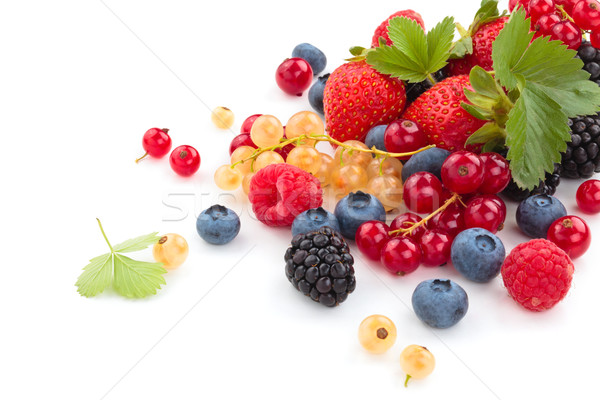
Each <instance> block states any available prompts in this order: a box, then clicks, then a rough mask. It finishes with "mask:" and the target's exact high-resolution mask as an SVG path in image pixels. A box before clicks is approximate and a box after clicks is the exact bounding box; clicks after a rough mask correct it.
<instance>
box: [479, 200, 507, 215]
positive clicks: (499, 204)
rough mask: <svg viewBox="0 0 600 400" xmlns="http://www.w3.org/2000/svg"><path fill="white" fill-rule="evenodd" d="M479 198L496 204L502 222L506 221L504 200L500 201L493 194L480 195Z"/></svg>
mask: <svg viewBox="0 0 600 400" xmlns="http://www.w3.org/2000/svg"><path fill="white" fill-rule="evenodd" d="M479 197H482V198H485V199H489V200H491V201H493V202H494V203H496V204H497V205H498V207H500V215H501V216H502V218H501V219H502V221H504V220H505V219H506V204H505V203H504V200H502V199H501V198H500V197H498V196H497V195H495V194H482V195H480V196H479Z"/></svg>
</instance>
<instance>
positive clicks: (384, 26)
mask: <svg viewBox="0 0 600 400" xmlns="http://www.w3.org/2000/svg"><path fill="white" fill-rule="evenodd" d="M394 17H406V18H410V19H412V20H415V21H417V23H418V24H419V25H421V27H422V28H423V30H425V22H423V17H421V14H419V13H418V12H416V11H413V10H402V11H398V12H395V13H393V14H392V15H390V16H389V17H387V19H386V20H385V21H383V22H382V23H381V24H380V25H379V26H378V27H377V29H375V34H373V39H371V47H378V46H379V37H380V36H382V37H383V38H384V39H385V41H386V43H387V45H388V46H391V45H392V41H391V40H390V36H389V34H388V26H389V25H390V19H392V18H394Z"/></svg>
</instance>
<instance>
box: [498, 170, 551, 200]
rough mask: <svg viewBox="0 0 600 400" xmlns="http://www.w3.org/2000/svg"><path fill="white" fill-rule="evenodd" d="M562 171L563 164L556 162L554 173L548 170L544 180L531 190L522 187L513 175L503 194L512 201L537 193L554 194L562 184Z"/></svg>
mask: <svg viewBox="0 0 600 400" xmlns="http://www.w3.org/2000/svg"><path fill="white" fill-rule="evenodd" d="M562 171H563V168H562V166H561V164H558V163H556V164H554V171H552V173H549V172H547V173H546V177H545V179H544V181H540V183H539V184H538V185H537V186H536V187H534V188H533V189H531V190H528V189H522V188H520V187H519V185H517V183H516V182H515V181H514V180H513V179H512V177H511V180H510V182H509V183H508V185H507V186H506V188H505V189H504V190H503V191H502V194H503V195H504V196H506V197H508V198H509V199H510V200H512V201H519V202H520V201H523V200H525V199H526V198H528V197H529V196H534V195H536V194H547V195H549V196H552V195H554V193H556V188H557V187H558V185H560V175H561V174H562Z"/></svg>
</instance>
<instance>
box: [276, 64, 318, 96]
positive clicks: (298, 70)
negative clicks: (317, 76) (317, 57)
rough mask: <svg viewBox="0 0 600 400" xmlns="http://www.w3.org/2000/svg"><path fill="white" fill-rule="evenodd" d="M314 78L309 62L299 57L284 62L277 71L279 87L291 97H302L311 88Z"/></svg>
mask: <svg viewBox="0 0 600 400" xmlns="http://www.w3.org/2000/svg"><path fill="white" fill-rule="evenodd" d="M312 78H313V70H312V67H311V66H310V64H309V63H308V61H306V60H305V59H303V58H298V57H292V58H288V59H286V60H284V61H283V62H282V63H281V64H280V65H279V67H277V71H275V81H276V82H277V86H279V88H280V89H281V90H283V91H284V92H285V93H287V94H290V95H296V96H302V92H304V91H305V90H306V89H308V88H309V87H310V84H311V83H312Z"/></svg>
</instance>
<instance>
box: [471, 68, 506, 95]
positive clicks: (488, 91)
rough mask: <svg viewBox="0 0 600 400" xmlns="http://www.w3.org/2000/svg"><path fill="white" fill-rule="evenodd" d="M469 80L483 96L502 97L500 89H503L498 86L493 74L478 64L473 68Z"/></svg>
mask: <svg viewBox="0 0 600 400" xmlns="http://www.w3.org/2000/svg"><path fill="white" fill-rule="evenodd" d="M469 82H470V83H471V86H472V87H473V89H474V90H475V91H476V92H477V93H479V94H480V95H482V96H486V97H488V98H491V99H498V98H499V97H500V93H499V90H502V89H501V88H499V87H498V85H497V84H496V80H495V79H494V77H493V76H492V74H490V73H489V72H487V71H486V70H484V69H483V68H481V67H480V66H478V65H477V66H475V67H473V68H472V69H471V72H470V74H469Z"/></svg>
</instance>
